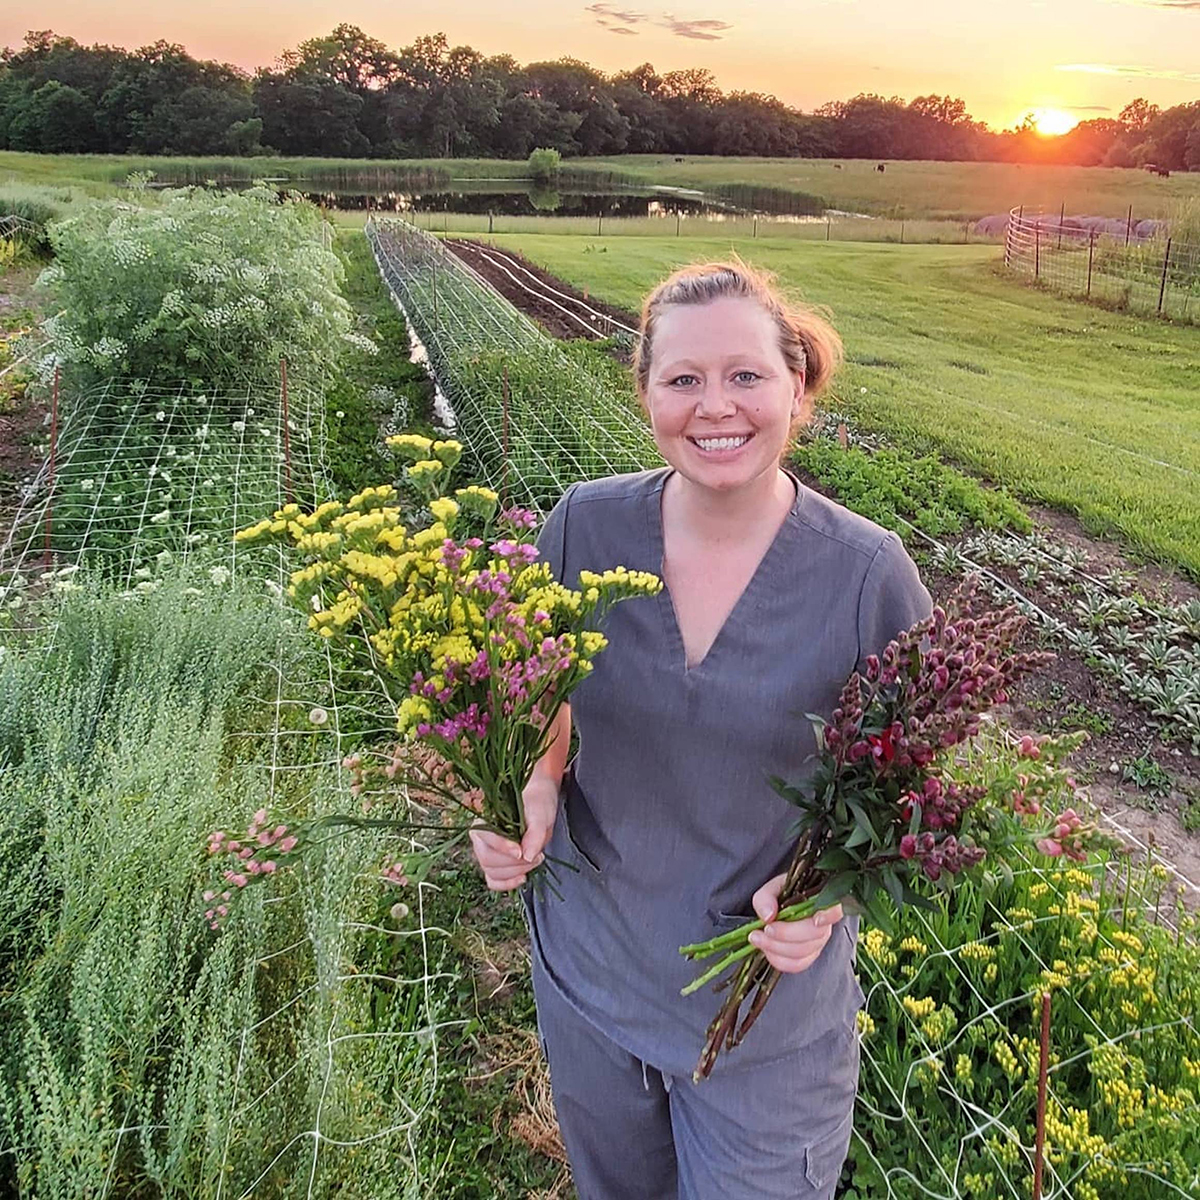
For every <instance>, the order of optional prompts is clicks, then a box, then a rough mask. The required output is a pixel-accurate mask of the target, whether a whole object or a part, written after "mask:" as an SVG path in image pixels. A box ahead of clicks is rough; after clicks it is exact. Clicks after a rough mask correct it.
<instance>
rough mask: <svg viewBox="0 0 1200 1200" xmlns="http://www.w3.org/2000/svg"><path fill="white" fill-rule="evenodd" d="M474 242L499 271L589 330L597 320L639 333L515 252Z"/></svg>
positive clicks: (623, 330) (622, 329) (480, 252)
mask: <svg viewBox="0 0 1200 1200" xmlns="http://www.w3.org/2000/svg"><path fill="white" fill-rule="evenodd" d="M472 245H474V246H475V247H476V250H477V252H478V253H479V255H480V257H482V258H484V259H486V260H487V261H488V262H489V263H491V264H492V266H494V267H495V268H496V269H497V270H498V271H503V272H504V274H505V275H507V276H508V278H509V279H510V280H512V282H513V284H514V285H515V286H517V287H519V288H521V289H522V290H523V291H525V292H527V293H528V294H529V295H531V296H534V297H536V298H537V299H539V300H543V301H545V302H546V303H547V304H552V305H554V307H555V308H557V309H558V310H559V311H560V312H562V313H564V314H565V315H566V316H568V317H570V318H571V319H572V320H574V321H577V322H578V323H579V324H580V325H582V326H583V327H584V328H585V329H586V330H587V331H588V332H589V333H595V332H596V331H595V329H593V328H592V324H594V323H595V322H602V323H603V324H605V325H608V326H615V327H616V328H617V329H619V330H621V332H622V333H627V334H629V335H630V336H632V337H637V336H638V331H637V330H636V329H631V328H630V327H629V326H628V325H626V324H624V322H622V321H618V320H617V319H616V318H615V317H610V316H608V315H607V314H606V313H602V312H600V311H599V310H598V309H595V308H592V306H591V305H590V304H588V303H587V302H586V301H585V300H580V299H579V298H578V297H576V296H572V295H569V294H568V293H567V292H563V291H559V289H558V288H555V287H551V286H550V284H548V283H546V282H545V281H544V280H541V279H539V278H538V277H537V276H536V275H535V274H534V273H533V272H532V271H530V270H529V269H528V268H527V267H525V266H522V264H521V263H519V262H517V260H516V259H515V258H513V257H512V256H511V255H508V254H505V253H504V251H502V250H496V249H495V248H494V247H493V248H489V249H486V250H485V249H484V248H483V246H482V245H481V244H480V243H479V242H473V243H472ZM515 271H520V273H521V274H522V275H527V276H528V277H529V278H530V279H531V280H533V284H532V285H531V284H527V283H525V282H524V281H523V280H521V279H518V278H517V276H516V275H515V274H514V272H515ZM553 296H558V297H560V298H561V299H563V300H569V301H570V302H571V303H572V304H574V305H575V306H576V307H577V308H581V309H583V310H584V311H585V312H587V313H590V314H591V315H592V317H593V318H594V319H595V320H594V321H593V322H592V324H589V323H588V321H587V320H585V319H584V318H583V317H581V316H580V315H579V314H578V313H577V312H574V311H572V310H571V309H569V308H566V307H564V306H563V305H561V304H558V303H557V302H556V301H555V300H553V299H552V298H551V297H553Z"/></svg>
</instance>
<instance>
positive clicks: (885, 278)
mask: <svg viewBox="0 0 1200 1200" xmlns="http://www.w3.org/2000/svg"><path fill="white" fill-rule="evenodd" d="M495 241H496V244H497V245H500V246H502V247H507V248H511V249H513V250H517V251H520V252H521V253H522V254H525V255H527V256H528V257H529V258H530V259H531V260H533V261H534V262H536V263H538V264H540V265H541V266H543V267H545V268H546V269H548V270H550V271H552V272H554V273H555V274H556V275H559V276H561V277H562V278H564V279H566V280H568V281H569V282H571V283H572V284H575V285H576V286H579V287H587V288H589V289H590V290H591V293H592V294H593V295H595V296H597V297H599V298H602V299H604V300H607V301H609V302H611V303H614V304H619V305H622V306H624V307H626V308H628V309H630V310H632V311H636V310H637V308H638V306H639V304H640V300H641V297H642V296H643V295H644V294H645V292H646V291H647V290H648V289H649V288H650V287H651V286H652V285H653V284H654V283H655V282H656V281H657V280H658V279H660V278H662V277H663V276H664V275H666V274H667V273H668V272H669V271H670V270H671V269H672V268H674V267H676V266H678V265H680V264H681V263H683V262H687V261H693V260H701V259H706V258H720V257H723V256H727V255H728V254H729V252H730V250H731V249H736V250H737V251H738V252H739V253H740V254H742V255H743V256H744V257H745V258H747V259H748V260H749V261H751V262H753V263H755V264H756V265H760V266H763V267H766V268H768V269H770V270H773V271H775V272H777V273H778V275H779V276H780V278H781V280H782V281H783V282H784V283H786V284H788V285H789V286H791V287H792V288H793V289H794V290H795V291H796V292H797V293H798V294H799V295H801V296H802V297H803V298H804V299H806V300H808V301H809V302H812V303H816V304H820V305H824V306H827V307H828V309H829V310H830V313H831V315H832V318H833V321H834V324H835V325H836V326H837V328H838V330H839V331H840V332H841V334H842V337H843V339H844V340H845V344H846V352H847V360H848V361H847V367H846V369H845V371H844V372H843V373H842V374H841V375H840V376H839V378H838V380H837V382H836V383H835V385H834V388H833V391H832V393H831V395H830V396H829V397H828V398H827V401H826V403H827V405H828V407H831V408H836V409H838V410H841V411H845V412H847V413H849V414H850V415H851V416H852V417H853V418H854V419H855V420H857V421H858V422H860V423H862V424H863V425H864V426H867V427H869V428H872V429H875V430H878V431H880V432H883V433H885V434H886V435H887V436H888V437H889V439H891V440H892V441H894V442H897V443H899V444H902V445H906V446H910V447H912V448H914V449H919V450H930V449H935V450H937V451H939V452H940V453H942V454H944V455H946V456H947V457H949V458H950V459H952V460H955V461H957V462H958V463H960V464H962V465H964V466H966V467H968V468H970V469H971V470H973V471H974V472H976V473H978V474H980V475H982V476H983V477H985V478H987V479H990V480H993V481H996V482H999V483H1004V484H1006V485H1008V486H1009V487H1010V488H1011V489H1013V490H1014V491H1015V492H1016V493H1017V494H1019V495H1020V496H1022V497H1024V498H1026V499H1029V500H1032V501H1037V502H1042V503H1046V504H1049V505H1052V506H1054V507H1057V508H1061V509H1064V510H1066V511H1069V512H1073V513H1075V514H1077V515H1078V516H1079V517H1080V518H1081V519H1082V521H1083V523H1084V525H1085V526H1086V527H1087V528H1088V529H1089V530H1091V531H1093V532H1095V533H1099V534H1109V535H1112V534H1115V535H1119V537H1120V538H1121V539H1123V540H1124V541H1125V542H1126V543H1128V545H1129V546H1130V547H1131V548H1134V549H1136V550H1138V551H1140V552H1142V553H1143V554H1145V555H1147V556H1149V557H1154V558H1158V559H1161V560H1164V561H1167V562H1170V563H1174V564H1177V565H1178V566H1180V567H1182V568H1183V569H1184V570H1186V571H1187V572H1189V573H1190V574H1192V575H1193V576H1197V577H1200V502H1198V501H1200V389H1198V388H1197V380H1198V379H1200V330H1198V329H1196V328H1193V327H1186V326H1179V327H1175V326H1171V325H1169V324H1166V323H1163V322H1157V321H1151V320H1139V319H1135V318H1131V317H1126V316H1122V315H1120V314H1117V313H1109V312H1106V311H1104V310H1102V309H1099V308H1095V307H1092V306H1089V305H1086V304H1081V303H1076V302H1072V301H1068V300H1063V299H1059V298H1056V297H1054V296H1051V295H1048V294H1045V293H1042V292H1040V291H1037V290H1034V289H1031V288H1027V287H1024V286H1021V285H1020V284H1017V283H1015V282H1012V281H1010V280H1008V279H1006V278H1004V277H1003V276H1002V274H1001V272H1002V267H1001V266H1000V263H999V256H998V253H997V251H996V249H995V248H994V247H983V246H955V247H950V246H897V245H883V244H851V243H844V242H843V243H838V242H830V243H820V242H817V243H807V242H794V241H782V240H779V241H776V240H771V239H764V238H760V239H759V240H757V241H754V242H747V241H744V240H743V241H740V242H736V243H731V242H729V241H728V240H718V239H708V240H701V239H695V238H693V239H688V240H687V241H684V242H680V241H678V240H676V239H674V238H657V239H655V238H623V239H621V238H618V239H612V238H609V239H596V238H584V237H569V236H553V235H543V236H530V237H518V236H514V237H508V236H500V237H497V238H496V239H495Z"/></svg>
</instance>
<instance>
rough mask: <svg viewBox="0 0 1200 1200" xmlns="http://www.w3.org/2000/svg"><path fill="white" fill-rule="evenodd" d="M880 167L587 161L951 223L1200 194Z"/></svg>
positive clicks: (1114, 172) (1117, 172)
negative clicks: (1018, 211) (1018, 210)
mask: <svg viewBox="0 0 1200 1200" xmlns="http://www.w3.org/2000/svg"><path fill="white" fill-rule="evenodd" d="M877 161H878V160H876V159H869V160H867V159H826V158H701V157H691V156H689V157H687V158H686V159H685V161H683V162H682V163H677V162H676V161H675V159H674V158H673V157H672V156H669V155H661V154H624V155H620V156H618V157H615V158H591V159H588V160H587V166H588V167H589V168H590V169H593V170H602V169H604V168H605V167H606V166H607V168H608V169H610V170H614V171H619V172H621V173H622V174H624V175H627V176H630V177H631V178H637V179H645V180H646V181H647V182H649V183H665V184H672V185H675V186H677V187H694V188H711V187H714V186H718V185H721V184H727V185H732V184H744V185H757V186H760V187H777V188H783V189H786V190H788V191H796V192H807V193H810V194H811V195H815V196H821V197H822V198H823V199H825V201H826V202H827V203H828V204H829V206H830V207H831V208H841V209H848V210H852V211H855V212H868V213H874V214H876V215H878V216H889V217H900V216H906V217H923V218H929V219H934V220H950V221H965V220H969V219H974V218H977V217H981V216H983V215H984V214H986V213H993V212H1007V211H1008V210H1009V209H1010V208H1015V207H1016V206H1017V205H1019V204H1024V205H1025V207H1026V208H1035V207H1038V206H1041V207H1043V208H1046V209H1047V210H1050V211H1055V212H1057V211H1058V207H1059V205H1060V204H1065V205H1066V206H1067V212H1068V213H1095V214H1098V215H1102V216H1114V217H1116V216H1124V215H1125V213H1126V211H1127V209H1128V206H1129V205H1130V204H1132V205H1133V215H1134V219H1135V220H1137V219H1139V218H1141V217H1157V216H1167V215H1169V213H1170V211H1171V209H1172V207H1173V206H1174V205H1176V204H1178V203H1179V202H1181V201H1186V200H1188V199H1195V198H1196V197H1198V196H1200V174H1197V173H1192V174H1190V175H1181V174H1179V173H1176V174H1174V175H1172V176H1171V177H1170V178H1168V179H1161V178H1159V177H1158V176H1155V175H1149V174H1147V173H1146V172H1145V171H1139V170H1132V169H1131V170H1124V169H1118V168H1114V167H1060V166H1044V165H1036V164H1030V163H990V162H888V163H887V164H886V165H887V170H886V171H883V172H882V173H881V172H879V171H877V170H876V169H875V168H876V165H877ZM835 163H837V164H839V165H840V167H841V169H840V170H838V169H837V167H835V165H834V164H835ZM572 165H573V164H572Z"/></svg>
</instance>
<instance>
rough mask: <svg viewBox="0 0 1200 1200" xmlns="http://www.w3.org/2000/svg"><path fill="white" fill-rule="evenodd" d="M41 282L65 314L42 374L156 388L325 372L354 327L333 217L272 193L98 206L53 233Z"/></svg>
mask: <svg viewBox="0 0 1200 1200" xmlns="http://www.w3.org/2000/svg"><path fill="white" fill-rule="evenodd" d="M49 236H50V241H51V244H52V246H53V248H54V252H55V255H56V260H55V262H54V263H53V264H51V266H49V267H47V268H46V270H45V271H44V272H43V274H42V277H41V282H42V284H43V285H45V286H46V287H48V288H49V289H50V290H51V293H52V295H53V299H54V303H55V304H57V305H58V307H59V308H60V309H61V312H59V313H58V314H57V315H55V316H54V317H51V318H50V319H49V320H48V321H47V322H46V325H45V332H46V334H47V336H48V339H49V341H48V345H47V347H46V349H45V352H44V354H43V356H42V372H43V375H48V374H49V372H50V371H51V370H52V368H53V366H54V364H56V363H58V364H61V365H62V366H63V367H64V369H65V371H66V373H67V375H68V377H69V378H70V379H71V380H72V381H73V382H75V383H79V384H83V385H87V384H92V383H95V382H98V381H103V380H107V379H110V378H112V377H114V376H124V377H131V378H133V379H137V380H141V381H143V382H144V383H146V384H150V385H153V386H155V387H173V386H189V387H200V388H204V387H217V386H221V385H224V384H226V383H229V382H232V381H239V382H249V383H251V384H254V383H260V384H268V383H270V384H271V385H277V383H278V378H279V361H280V359H281V358H286V359H287V360H288V365H289V368H290V369H291V372H292V374H293V375H294V376H295V377H297V378H299V379H302V380H307V381H310V382H315V381H318V380H320V379H322V378H323V377H324V375H325V374H326V372H327V369H328V367H329V365H330V364H331V363H332V362H334V361H336V359H337V357H338V355H339V354H340V352H341V349H342V347H343V344H344V341H343V339H344V338H345V337H346V335H347V334H348V333H349V328H350V327H349V306H348V305H347V303H346V300H345V299H344V298H343V296H342V294H341V292H340V290H339V286H338V285H339V283H340V280H341V277H342V269H341V264H340V262H339V260H338V258H337V256H336V255H335V254H334V253H333V252H332V250H330V249H327V248H326V247H325V244H324V239H325V233H324V225H323V222H322V218H321V217H320V215H319V213H318V212H317V210H316V209H315V208H314V207H313V206H311V205H309V204H307V203H305V202H298V201H291V200H285V201H282V202H281V201H280V200H279V198H278V196H277V194H276V193H275V192H274V191H272V190H270V189H268V188H265V187H258V188H251V189H249V190H247V191H245V192H240V193H233V192H210V191H205V190H202V189H194V188H183V189H179V190H171V191H166V192H164V193H162V194H161V195H160V196H159V197H158V198H157V199H156V200H154V201H152V200H151V199H150V197H149V196H148V195H147V194H146V193H145V191H144V190H143V191H135V192H134V193H133V196H132V198H123V199H120V200H106V201H98V202H96V203H94V204H92V205H90V206H89V207H87V208H86V209H84V210H83V211H82V212H80V213H79V214H78V215H77V216H72V217H68V218H66V219H65V220H63V221H61V222H58V223H56V224H54V225H52V226H51V227H50V232H49Z"/></svg>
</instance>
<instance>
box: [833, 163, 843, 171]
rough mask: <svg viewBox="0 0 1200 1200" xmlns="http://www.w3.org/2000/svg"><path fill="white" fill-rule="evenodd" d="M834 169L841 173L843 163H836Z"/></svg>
mask: <svg viewBox="0 0 1200 1200" xmlns="http://www.w3.org/2000/svg"><path fill="white" fill-rule="evenodd" d="M833 169H834V170H835V171H840V170H841V169H842V164H841V163H834V164H833Z"/></svg>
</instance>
